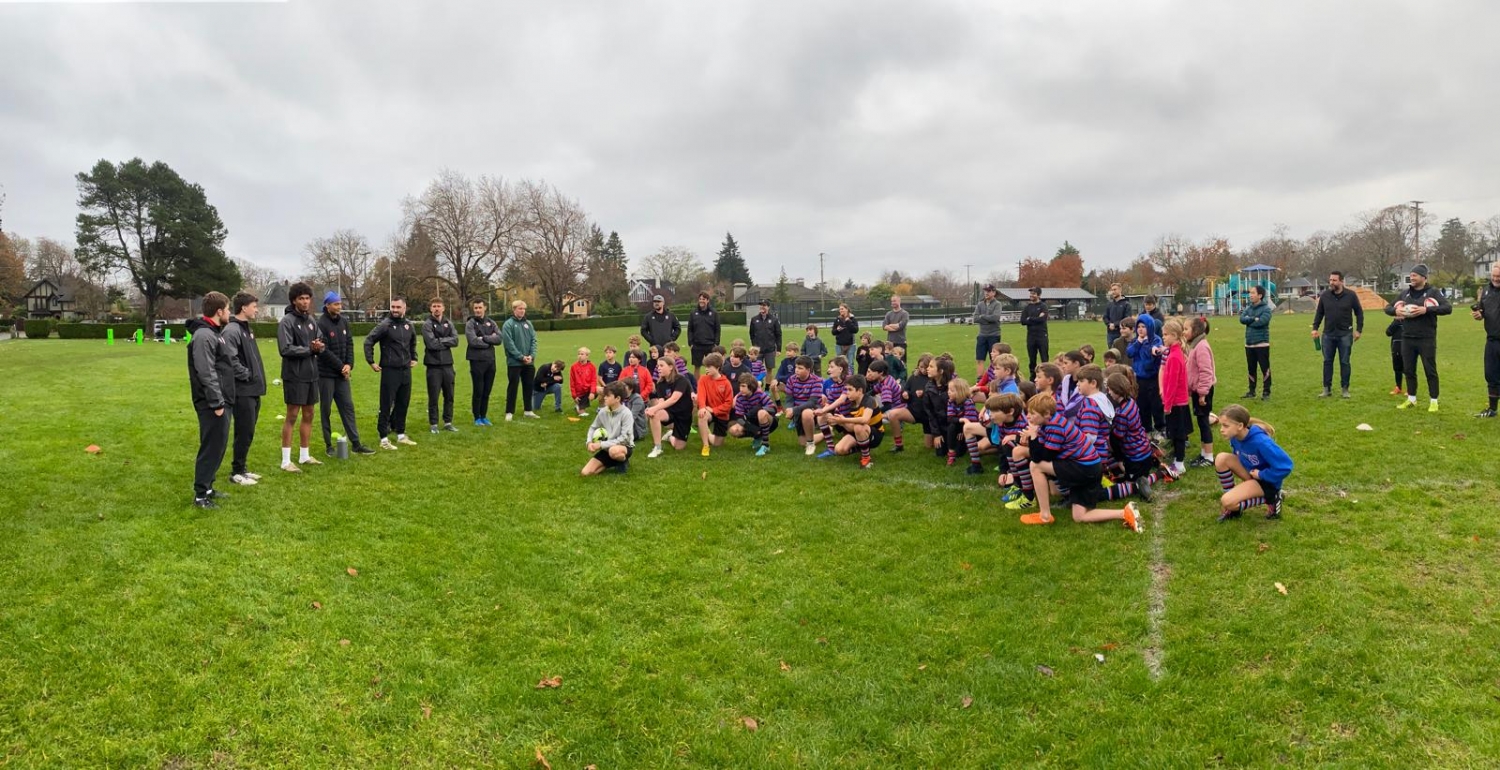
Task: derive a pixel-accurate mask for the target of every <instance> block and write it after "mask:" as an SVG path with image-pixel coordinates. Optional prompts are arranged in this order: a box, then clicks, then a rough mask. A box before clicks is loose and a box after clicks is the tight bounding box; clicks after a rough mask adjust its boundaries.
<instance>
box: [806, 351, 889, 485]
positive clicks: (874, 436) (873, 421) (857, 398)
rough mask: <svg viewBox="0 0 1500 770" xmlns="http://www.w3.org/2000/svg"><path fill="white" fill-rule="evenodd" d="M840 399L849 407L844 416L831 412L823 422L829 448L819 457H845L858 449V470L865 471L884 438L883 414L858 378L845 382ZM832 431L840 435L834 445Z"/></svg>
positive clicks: (878, 402)
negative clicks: (871, 453)
mask: <svg viewBox="0 0 1500 770" xmlns="http://www.w3.org/2000/svg"><path fill="white" fill-rule="evenodd" d="M843 399H844V400H845V401H847V402H848V403H849V404H850V405H851V407H850V408H849V410H848V414H847V415H845V414H840V413H838V412H831V413H829V414H828V416H826V417H824V418H823V419H824V420H825V422H824V424H823V435H824V437H825V438H826V440H827V442H828V445H829V448H828V449H825V450H823V451H822V452H821V453H820V454H819V455H818V457H820V458H826V457H832V456H834V455H836V454H837V455H847V454H850V453H851V452H853V451H854V450H855V449H856V448H858V449H859V467H860V469H861V470H868V469H869V468H871V467H873V466H874V465H875V461H874V460H872V459H871V458H870V452H871V450H873V449H875V448H876V447H878V446H880V442H881V440H883V439H884V438H885V414H884V412H882V411H881V408H880V400H879V399H877V398H875V397H874V396H873V395H870V393H869V384H868V383H867V382H866V381H865V378H864V377H861V376H859V375H857V374H856V375H853V376H851V377H850V378H849V379H848V380H846V381H845V385H844V395H843ZM834 430H838V432H839V435H840V438H839V439H838V441H837V442H835V441H834V440H833V431H834Z"/></svg>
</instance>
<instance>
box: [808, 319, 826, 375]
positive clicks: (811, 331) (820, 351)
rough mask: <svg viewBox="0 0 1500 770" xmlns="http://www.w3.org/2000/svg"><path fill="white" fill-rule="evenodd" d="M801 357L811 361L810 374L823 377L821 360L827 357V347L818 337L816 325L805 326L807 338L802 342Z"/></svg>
mask: <svg viewBox="0 0 1500 770" xmlns="http://www.w3.org/2000/svg"><path fill="white" fill-rule="evenodd" d="M802 355H804V356H807V357H808V358H811V359H812V362H813V367H812V373H813V374H816V375H818V376H820V377H821V376H823V359H825V358H827V357H828V346H827V345H825V344H823V340H822V339H820V338H819V337H818V325H817V324H808V325H807V338H806V339H804V340H803V341H802Z"/></svg>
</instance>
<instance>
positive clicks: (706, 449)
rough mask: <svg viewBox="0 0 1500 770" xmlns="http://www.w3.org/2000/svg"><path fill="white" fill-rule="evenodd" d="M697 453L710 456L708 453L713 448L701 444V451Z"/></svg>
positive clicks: (710, 453)
mask: <svg viewBox="0 0 1500 770" xmlns="http://www.w3.org/2000/svg"><path fill="white" fill-rule="evenodd" d="M698 454H700V455H702V456H704V457H708V456H710V455H712V454H713V450H711V449H709V448H708V445H707V444H704V445H703V451H701V452H699V453H698Z"/></svg>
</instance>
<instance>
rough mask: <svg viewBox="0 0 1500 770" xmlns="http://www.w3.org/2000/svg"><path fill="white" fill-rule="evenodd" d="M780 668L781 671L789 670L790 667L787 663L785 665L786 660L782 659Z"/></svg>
mask: <svg viewBox="0 0 1500 770" xmlns="http://www.w3.org/2000/svg"><path fill="white" fill-rule="evenodd" d="M781 670H782V671H791V670H792V667H791V666H789V665H787V662H786V661H784V660H783V661H781Z"/></svg>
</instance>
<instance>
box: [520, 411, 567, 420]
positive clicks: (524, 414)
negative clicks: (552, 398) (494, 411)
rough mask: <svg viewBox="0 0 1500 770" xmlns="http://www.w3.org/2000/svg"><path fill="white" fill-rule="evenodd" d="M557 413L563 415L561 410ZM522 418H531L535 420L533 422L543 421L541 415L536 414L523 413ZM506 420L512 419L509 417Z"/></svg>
mask: <svg viewBox="0 0 1500 770" xmlns="http://www.w3.org/2000/svg"><path fill="white" fill-rule="evenodd" d="M557 411H558V412H559V413H561V412H562V410H561V409H559V410H557ZM521 416H522V417H529V418H531V419H533V420H540V419H542V416H541V415H539V414H537V413H536V412H522V413H521ZM506 419H510V418H509V417H507V418H506Z"/></svg>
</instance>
